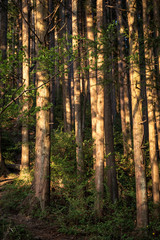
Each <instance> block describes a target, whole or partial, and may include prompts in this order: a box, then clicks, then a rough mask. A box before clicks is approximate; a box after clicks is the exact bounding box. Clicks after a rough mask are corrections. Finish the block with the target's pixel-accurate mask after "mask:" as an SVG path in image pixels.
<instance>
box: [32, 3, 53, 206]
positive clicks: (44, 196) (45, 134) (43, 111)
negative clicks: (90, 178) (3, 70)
mask: <svg viewBox="0 0 160 240" xmlns="http://www.w3.org/2000/svg"><path fill="white" fill-rule="evenodd" d="M47 7H48V5H47V1H45V0H44V1H39V0H36V34H37V36H38V38H39V40H40V41H41V43H43V44H45V42H46V29H47V21H46V19H45V18H46V17H47V9H48V8H47ZM40 47H41V46H40V45H39V42H38V40H37V54H38V51H39V50H40ZM38 57H39V55H38ZM41 67H42V66H40V62H38V60H37V72H36V80H37V88H38V89H37V95H36V107H37V108H38V111H37V114H36V145H35V174H34V180H35V182H34V183H35V196H36V197H37V198H38V199H39V201H40V205H41V208H42V210H44V209H45V207H46V206H47V205H48V204H49V192H50V178H49V176H50V170H49V169H50V128H49V119H50V118H49V115H50V111H49V83H47V84H45V82H46V80H47V74H46V71H45V70H44V69H41ZM41 85H43V86H42V87H41Z"/></svg>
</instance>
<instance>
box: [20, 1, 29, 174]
mask: <svg viewBox="0 0 160 240" xmlns="http://www.w3.org/2000/svg"><path fill="white" fill-rule="evenodd" d="M28 8H29V6H28V1H27V0H25V1H22V12H23V18H22V46H23V47H24V54H25V56H24V59H23V65H22V82H23V86H24V90H26V89H28V88H29V26H28V22H29V13H28ZM22 101H23V107H22V112H23V114H24V117H23V121H22V152H21V175H22V176H23V175H24V174H26V173H28V172H29V132H28V111H29V98H28V96H27V93H25V94H24V95H23V100H22Z"/></svg>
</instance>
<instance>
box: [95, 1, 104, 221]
mask: <svg viewBox="0 0 160 240" xmlns="http://www.w3.org/2000/svg"><path fill="white" fill-rule="evenodd" d="M102 26H103V0H97V39H98V40H100V39H101V37H102V33H101V27H102ZM98 48H99V49H100V52H99V53H98V59H97V69H98V70H97V76H98V77H97V117H96V118H97V122H96V163H95V185H96V202H95V211H96V214H97V216H98V217H99V218H101V217H102V210H103V191H104V187H103V180H104V87H103V81H104V73H103V70H102V64H103V60H104V56H103V53H102V52H101V51H102V49H103V47H102V45H101V44H100V45H99V46H98Z"/></svg>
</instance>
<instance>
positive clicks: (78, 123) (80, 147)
mask: <svg viewBox="0 0 160 240" xmlns="http://www.w3.org/2000/svg"><path fill="white" fill-rule="evenodd" d="M77 8H78V1H77V0H72V36H73V39H72V46H73V47H72V48H73V54H74V55H75V60H74V62H73V78H74V108H75V137H76V144H77V148H76V158H77V174H78V177H82V173H83V144H82V124H81V104H80V95H81V92H80V76H79V70H78V67H79V59H78V39H77V38H78V25H77Z"/></svg>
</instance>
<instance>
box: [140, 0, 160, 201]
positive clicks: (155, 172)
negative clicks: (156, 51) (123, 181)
mask: <svg viewBox="0 0 160 240" xmlns="http://www.w3.org/2000/svg"><path fill="white" fill-rule="evenodd" d="M142 6H143V32H144V53H145V66H146V67H145V69H146V93H147V107H148V130H149V154H150V162H151V173H152V192H153V202H154V203H155V204H158V203H159V200H160V199H159V197H160V196H159V166H158V159H157V149H156V129H155V114H154V101H153V96H154V93H155V91H154V88H155V81H154V79H153V69H152V66H153V64H152V58H153V57H152V55H153V51H152V49H151V47H150V46H149V44H148V41H149V38H150V34H149V21H148V19H149V18H148V15H147V10H148V8H147V1H146V0H143V2H142Z"/></svg>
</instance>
